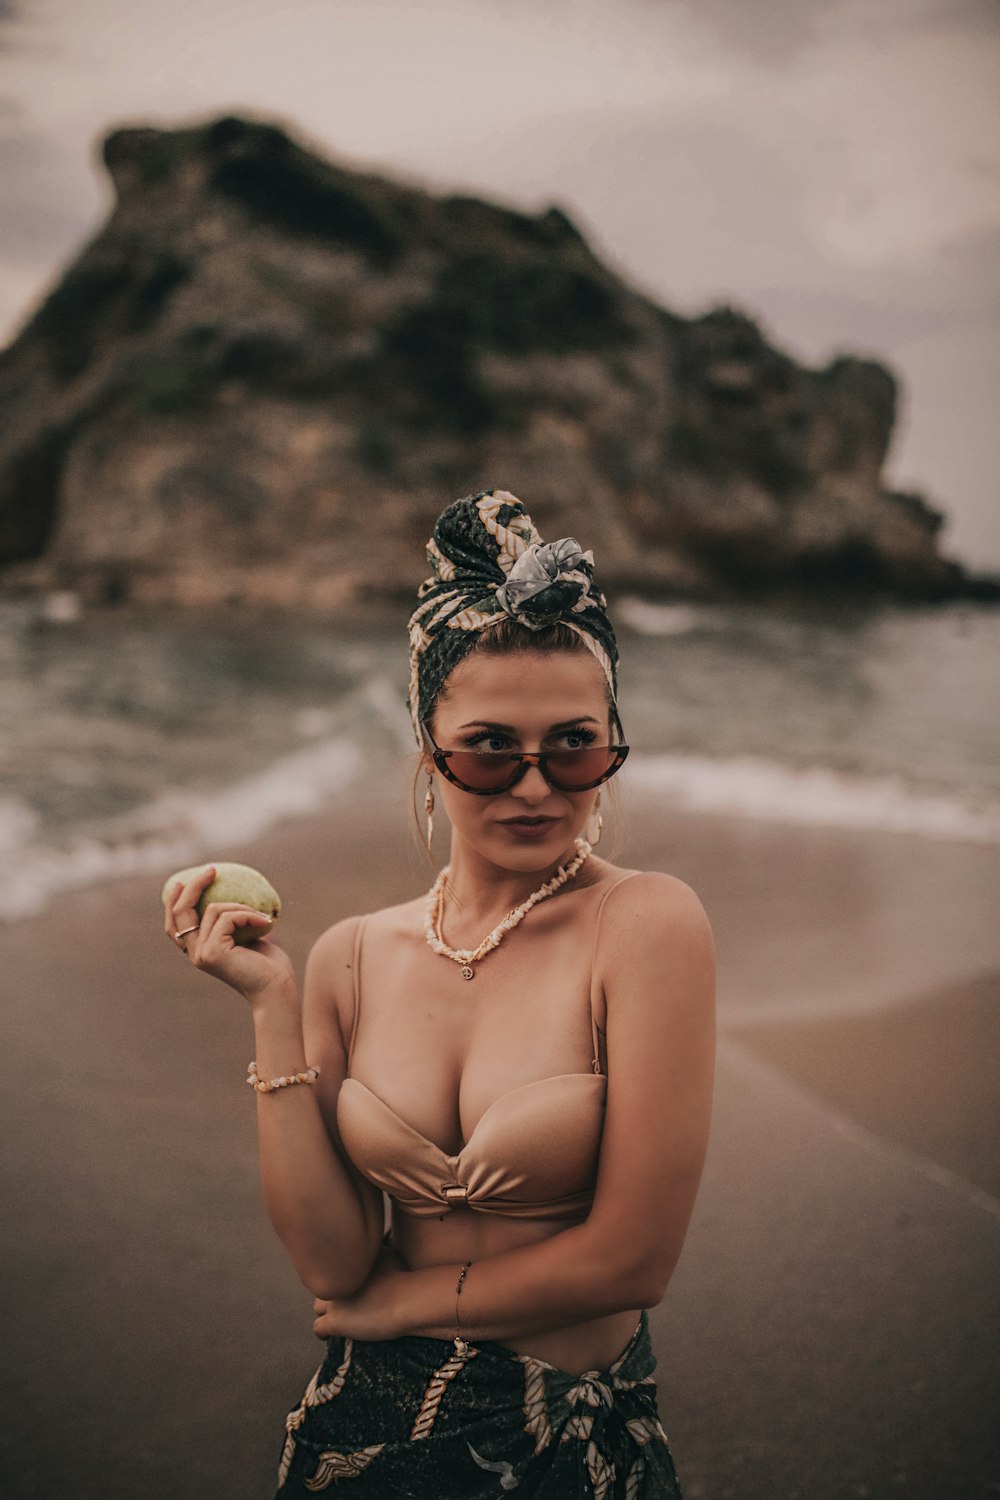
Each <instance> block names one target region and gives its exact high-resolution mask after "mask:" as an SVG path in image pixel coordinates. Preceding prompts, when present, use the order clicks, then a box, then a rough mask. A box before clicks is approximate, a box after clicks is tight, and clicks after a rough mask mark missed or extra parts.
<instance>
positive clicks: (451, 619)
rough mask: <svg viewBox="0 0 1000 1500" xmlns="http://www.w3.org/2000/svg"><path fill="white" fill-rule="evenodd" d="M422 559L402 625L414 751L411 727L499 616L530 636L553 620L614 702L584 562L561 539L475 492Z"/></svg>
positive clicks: (503, 493)
mask: <svg viewBox="0 0 1000 1500" xmlns="http://www.w3.org/2000/svg"><path fill="white" fill-rule="evenodd" d="M427 560H428V562H429V563H430V564H431V567H432V568H433V570H434V571H433V575H432V576H431V577H430V578H426V579H425V580H424V582H423V583H422V584H421V585H420V587H419V589H418V590H417V599H418V601H419V602H418V604H417V607H416V609H415V610H414V611H413V614H412V615H411V616H410V620H409V636H410V683H409V691H408V693H407V704H408V706H409V710H410V718H411V721H412V724H413V732H414V735H415V736H416V740H417V744H418V745H420V746H422V745H423V737H422V734H421V730H420V722H421V720H422V719H424V718H426V717H427V715H428V714H429V713H430V710H431V708H432V707H433V705H434V701H435V699H436V698H437V695H438V693H439V692H440V690H441V687H442V684H443V683H444V681H445V679H446V677H447V676H448V674H449V672H451V670H452V668H453V667H455V666H457V664H458V663H459V661H461V659H462V657H463V656H465V655H466V653H467V652H468V651H470V650H471V649H472V647H473V646H474V645H475V637H476V632H477V631H479V630H482V629H483V628H484V627H485V626H487V625H492V624H494V623H496V622H497V621H498V620H503V619H505V618H512V619H515V620H517V621H518V623H519V624H521V625H525V626H527V628H528V629H529V630H535V631H537V630H543V629H544V628H545V627H546V626H547V625H552V624H554V623H555V622H556V621H557V620H561V621H563V622H564V623H565V624H567V625H569V626H570V627H571V628H572V629H573V630H575V631H576V632H577V633H578V634H579V635H580V636H581V638H582V639H583V641H584V643H585V644H586V645H587V647H588V648H589V650H590V651H591V652H592V653H593V655H594V656H595V657H596V658H597V660H598V662H599V663H600V665H601V669H602V671H603V672H604V675H605V677H606V678H607V681H608V684H609V686H610V689H611V697H612V700H614V699H615V698H616V697H617V691H618V689H617V665H618V649H617V643H616V641H615V633H614V628H613V626H612V624H611V621H610V619H609V618H608V614H607V600H606V598H605V597H604V594H603V593H602V592H601V590H600V588H598V586H597V584H596V582H595V580H594V555H593V553H592V552H590V551H586V552H585V551H584V550H583V549H582V548H581V546H580V544H579V542H577V541H576V539H575V538H574V537H571V536H564V537H560V538H559V540H558V541H555V542H543V541H542V539H541V537H540V536H539V534H538V531H537V530H536V528H535V525H534V523H533V521H532V519H531V517H530V516H529V515H528V513H527V511H526V510H525V508H524V505H523V504H522V502H521V501H520V500H519V499H518V498H517V496H516V495H512V494H510V492H509V491H507V490H482V491H480V492H479V493H478V494H476V495H469V496H467V497H466V498H465V499H463V500H456V501H455V502H454V504H453V505H449V506H448V507H447V509H446V510H444V511H442V513H441V515H440V516H439V517H438V519H437V522H436V523H435V526H434V533H433V535H432V536H431V539H430V541H429V542H428V543H427Z"/></svg>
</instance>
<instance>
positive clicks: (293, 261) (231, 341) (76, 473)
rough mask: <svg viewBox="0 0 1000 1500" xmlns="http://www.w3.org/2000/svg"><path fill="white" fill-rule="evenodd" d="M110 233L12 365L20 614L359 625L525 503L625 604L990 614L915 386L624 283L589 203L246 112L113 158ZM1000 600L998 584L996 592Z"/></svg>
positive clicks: (10, 544)
mask: <svg viewBox="0 0 1000 1500" xmlns="http://www.w3.org/2000/svg"><path fill="white" fill-rule="evenodd" d="M103 159H104V162H105V164H106V166H107V170H108V171H109V173H110V175H111V178H112V180H113V183H114V187H115V193H116V201H115V205H114V208H113V210H112V212H111V215H110V217H109V220H108V222H107V224H106V226H105V227H104V228H103V229H102V230H101V232H100V233H99V234H98V235H97V236H96V237H95V238H94V239H93V240H92V241H91V243H89V244H88V245H87V246H86V247H85V248H84V249H83V251H82V253H81V254H80V256H79V258H78V259H77V260H76V261H75V263H74V264H72V265H71V266H70V267H69V269H68V270H67V271H66V273H65V275H64V276H63V278H62V280H61V281H60V282H59V284H58V285H57V286H56V287H55V289H54V290H53V291H52V293H51V295H50V296H49V297H48V299H47V300H46V301H45V302H44V303H43V304H42V305H41V307H40V308H39V310H38V312H37V313H36V315H35V316H34V317H33V318H32V319H31V320H30V322H29V323H28V324H27V325H26V326H25V328H24V329H23V330H22V332H21V333H20V335H19V336H18V338H17V339H16V340H15V342H14V343H13V344H12V345H11V346H10V347H9V348H8V349H7V350H6V351H5V352H4V353H3V355H2V356H0V587H6V588H18V587H29V586H39V585H40V586H43V587H72V588H75V589H77V590H79V591H80V593H81V594H82V595H83V596H84V597H85V598H88V599H93V600H97V601H115V600H120V599H125V598H130V599H136V600H141V601H149V602H154V601H163V600H171V601H177V602H182V603H183V602H191V603H195V602H220V601H226V600H247V601H259V602H264V601H268V602H273V603H275V604H279V605H289V606H294V607H297V608H315V609H317V610H336V609H337V608H339V607H341V606H344V605H347V604H350V602H351V601H352V600H354V599H356V598H358V597H359V596H362V595H367V596H369V597H373V598H378V597H383V596H395V595H397V594H399V593H400V592H401V591H402V592H404V593H407V594H408V593H409V592H410V591H411V590H412V589H413V587H414V586H415V584H416V583H417V582H418V581H419V579H420V578H422V577H423V576H424V574H425V573H426V565H425V561H424V556H423V545H424V542H425V541H426V538H427V536H428V535H429V531H430V527H431V524H432V523H433V519H434V517H435V515H436V514H437V512H438V511H439V510H440V508H441V507H442V506H443V505H445V504H447V503H448V502H449V501H450V500H452V499H454V498H456V497H457V496H459V495H462V494H465V493H468V492H469V491H472V490H476V489H483V488H488V487H492V486H496V487H502V488H505V489H510V490H513V491H514V492H515V493H516V494H519V495H520V496H521V497H522V498H523V499H524V500H525V502H526V503H527V504H528V506H529V508H530V510H531V512H532V514H533V516H534V518H535V520H536V522H537V524H538V526H539V528H540V530H541V532H542V534H543V536H546V537H548V538H554V537H556V536H559V535H563V534H567V533H569V534H572V535H575V536H577V537H578V538H579V540H580V541H581V542H582V543H583V545H584V546H589V547H592V548H593V549H594V551H595V555H596V559H597V566H598V572H599V576H600V578H601V581H602V583H604V585H605V586H610V587H616V588H617V587H626V586H627V587H630V588H635V589H640V590H643V591H646V592H650V591H654V592H658V593H660V594H668V595H674V596H678V595H686V596H689V597H711V596H725V595H733V594H740V593H748V592H753V593H757V594H765V593H773V592H775V591H777V592H780V593H792V594H803V593H813V592H816V591H828V590H830V589H835V590H844V589H846V590H849V591H851V592H852V593H853V594H872V593H889V594H892V595H895V596H897V597H902V598H908V599H933V598H945V597H950V596H953V595H956V594H960V593H969V592H975V591H976V587H977V585H976V583H975V581H974V580H969V579H968V578H966V576H965V575H964V573H963V570H962V569H961V567H960V566H959V565H958V564H957V563H956V562H954V561H951V560H949V559H947V558H945V557H942V556H941V554H940V551H939V547H938V533H939V530H940V527H941V524H942V520H943V517H942V515H941V513H940V512H939V511H937V510H935V509H933V508H932V507H931V506H930V505H928V504H927V502H926V501H925V500H924V499H922V498H921V497H920V496H919V495H916V494H908V493H900V492H898V491H894V490H891V489H889V488H887V487H886V486H885V484H884V483H883V482H882V479H881V477H880V476H881V471H882V467H883V464H884V461H885V457H886V451H887V448H888V445H889V441H890V437H891V434H892V429H893V422H894V418H895V408H896V397H897V387H896V382H895V380H894V378H893V376H892V374H891V373H890V371H889V370H888V369H886V368H885V367H884V366H883V365H881V364H878V363H875V362H873V361H871V360H861V359H855V358H852V357H851V356H850V355H848V354H841V355H839V356H838V357H837V358H835V359H833V360H832V361H831V363H829V364H828V365H827V366H826V367H825V368H822V369H805V368H802V367H801V366H800V365H798V364H796V363H795V361H793V360H792V359H790V358H789V357H788V356H787V355H785V354H783V353H781V351H780V350H778V349H775V348H773V347H772V346H771V345H770V344H769V343H768V342H767V340H766V339H765V338H764V337H763V336H762V334H761V332H760V330H759V328H758V327H757V326H756V325H755V323H754V322H753V321H752V319H751V318H749V317H747V316H746V315H744V314H743V313H741V312H739V311H737V310H734V309H733V308H730V307H726V306H720V307H715V308H713V309H712V310H710V311H709V312H707V313H706V314H705V315H704V316H703V317H698V318H694V319H685V318H682V317H678V316H676V315H674V314H672V313H671V312H669V311H668V310H666V309H664V308H662V307H659V306H657V305H656V304H655V303H653V302H652V301H650V300H649V299H648V298H646V297H644V296H641V295H639V294H638V293H636V292H635V291H633V290H631V289H630V288H629V287H627V286H625V285H623V284H622V282H621V281H620V280H618V279H617V278H616V277H615V276H614V275H613V274H612V273H611V271H610V270H609V269H608V268H607V267H605V266H604V265H602V264H601V262H600V261H599V260H598V259H597V258H596V256H595V255H594V254H593V252H592V251H591V250H590V248H589V247H588V245H587V244H586V242H585V241H584V239H583V238H582V236H581V235H580V233H579V232H578V231H577V229H576V228H575V227H574V225H573V224H572V223H571V222H570V220H569V219H568V218H567V217H566V216H565V214H563V213H562V212H560V210H559V209H558V208H554V207H553V208H550V209H549V210H548V211H547V212H545V213H542V214H540V215H538V216H537V217H533V216H531V215H526V214H521V213H515V212H512V211H510V210H509V209H506V208H501V207H498V206H495V205H493V204H490V203H487V202H481V201H479V200H478V199H475V198H469V197H456V196H451V197H435V196H432V195H430V194H429V193H426V192H424V191H421V190H420V189H418V188H415V187H413V186H408V185H405V184H402V183H399V182H396V181H393V180H391V179H389V178H385V177H380V176H374V175H370V174H365V173H361V172H357V171H353V170H349V169H347V168H346V167H345V166H342V165H338V164H335V163H332V162H329V161H326V160H323V159H321V158H319V157H317V156H316V155H314V154H312V153H311V152H310V151H308V150H306V149H305V148H304V147H303V146H302V145H301V144H298V143H296V142H295V141H294V140H292V139H291V138H290V137H289V136H288V134H287V133H286V132H285V131H284V130H282V129H280V128H278V127H276V126H274V125H272V124H268V123H261V122H254V121H247V120H242V119H234V118H224V119H219V120H217V121H214V122H212V123H209V124H204V125H199V126H196V127H192V128H189V129H181V130H175V131H164V130H154V129H148V128H132V129H120V130H116V131H115V132H114V133H112V134H111V135H109V136H108V137H107V139H106V140H105V141H104V143H103ZM980 586H982V583H981V585H980Z"/></svg>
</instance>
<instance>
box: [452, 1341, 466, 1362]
mask: <svg viewBox="0 0 1000 1500" xmlns="http://www.w3.org/2000/svg"><path fill="white" fill-rule="evenodd" d="M454 1344H455V1353H456V1354H457V1355H458V1357H459V1359H464V1358H465V1356H466V1355H467V1354H468V1352H469V1346H468V1344H467V1343H466V1341H465V1339H460V1338H456V1339H455V1340H454Z"/></svg>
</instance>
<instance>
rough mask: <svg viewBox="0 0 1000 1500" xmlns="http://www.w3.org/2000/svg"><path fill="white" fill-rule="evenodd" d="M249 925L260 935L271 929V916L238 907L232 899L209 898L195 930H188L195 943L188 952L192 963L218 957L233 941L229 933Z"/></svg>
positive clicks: (209, 960)
mask: <svg viewBox="0 0 1000 1500" xmlns="http://www.w3.org/2000/svg"><path fill="white" fill-rule="evenodd" d="M247 926H249V927H251V928H253V929H254V930H255V932H256V933H257V934H259V936H260V937H264V936H266V934H267V933H268V932H270V930H271V926H272V919H271V918H270V917H268V916H266V915H265V914H264V912H260V911H256V910H255V909H254V908H253V907H252V906H242V905H240V904H239V903H238V902H234V901H210V902H209V903H208V905H207V906H206V907H205V915H204V916H203V917H202V919H201V925H200V927H199V928H198V931H197V932H192V934H191V937H190V939H189V940H188V941H189V942H194V943H195V945H196V946H195V951H194V953H192V952H191V949H190V947H189V948H188V954H189V956H190V957H192V958H194V959H195V960H196V962H201V963H207V962H211V961H212V960H213V959H214V958H218V957H220V956H221V955H222V954H223V953H225V951H226V950H227V948H228V947H229V943H227V941H226V939H231V940H232V941H233V942H235V938H234V937H233V933H234V932H235V930H236V928H237V927H247Z"/></svg>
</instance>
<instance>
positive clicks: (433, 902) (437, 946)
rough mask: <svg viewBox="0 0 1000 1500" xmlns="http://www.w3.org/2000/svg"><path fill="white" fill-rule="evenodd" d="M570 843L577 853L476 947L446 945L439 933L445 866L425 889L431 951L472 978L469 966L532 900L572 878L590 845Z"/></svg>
mask: <svg viewBox="0 0 1000 1500" xmlns="http://www.w3.org/2000/svg"><path fill="white" fill-rule="evenodd" d="M574 842H575V843H576V847H577V853H576V854H575V855H574V856H573V858H572V859H571V860H570V861H569V862H568V863H567V864H565V865H560V866H559V868H558V870H557V871H556V873H555V874H554V875H553V877H552V879H551V880H547V881H546V882H545V884H544V885H542V886H539V888H538V890H537V891H533V892H532V894H531V895H530V896H529V897H528V898H527V899H526V900H525V901H522V902H521V904H520V906H515V907H514V909H513V910H512V911H509V912H508V913H507V915H506V916H505V917H504V918H503V920H502V921H500V922H498V923H497V925H496V926H495V927H494V929H493V931H492V932H491V933H489V934H488V935H487V936H486V937H484V938H483V940H482V942H481V943H480V944H479V947H478V948H449V947H448V944H447V943H446V942H445V940H444V938H443V937H442V936H441V918H442V915H443V912H444V886H445V881H446V880H447V879H448V872H449V871H450V869H451V866H450V865H445V867H444V869H443V870H441V872H440V873H439V875H438V877H437V879H436V880H435V882H434V884H433V886H432V887H431V889H430V891H429V892H428V895H427V908H426V912H425V915H424V934H425V936H426V938H427V941H428V943H429V944H430V946H431V947H432V948H433V949H434V952H435V953H440V954H441V955H442V957H444V958H451V959H454V961H455V963H457V964H461V965H462V978H463V979H473V978H475V970H474V969H473V967H472V965H473V964H474V963H478V961H479V960H480V959H481V958H485V957H486V954H487V953H489V952H491V950H492V949H494V948H496V947H497V945H498V944H499V943H500V942H501V941H502V940H503V938H504V937H505V936H506V935H507V933H508V932H510V931H511V929H512V928H514V927H516V926H517V924H518V922H520V921H521V920H522V918H523V917H524V916H526V914H527V913H528V912H529V911H530V910H531V908H532V907H533V906H534V905H535V904H536V902H538V901H544V900H545V898H546V896H551V895H552V894H553V892H554V891H557V890H558V889H559V887H560V886H561V885H565V884H566V882H567V880H572V878H573V876H574V875H575V874H576V872H577V870H579V868H580V866H581V865H582V864H583V862H584V860H585V859H586V858H587V855H588V854H589V853H590V845H589V844H588V843H587V840H586V839H585V838H577V839H576V840H575V841H574Z"/></svg>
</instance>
